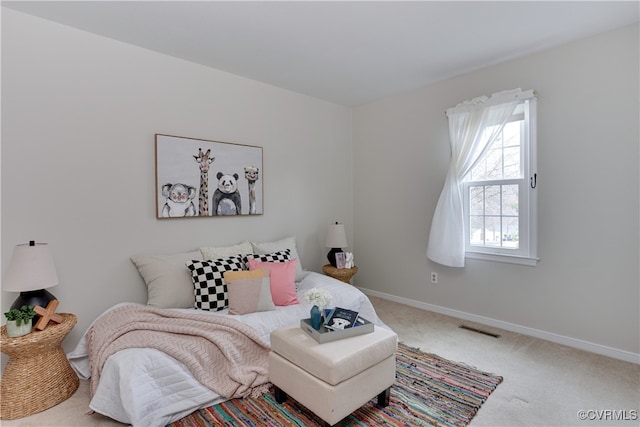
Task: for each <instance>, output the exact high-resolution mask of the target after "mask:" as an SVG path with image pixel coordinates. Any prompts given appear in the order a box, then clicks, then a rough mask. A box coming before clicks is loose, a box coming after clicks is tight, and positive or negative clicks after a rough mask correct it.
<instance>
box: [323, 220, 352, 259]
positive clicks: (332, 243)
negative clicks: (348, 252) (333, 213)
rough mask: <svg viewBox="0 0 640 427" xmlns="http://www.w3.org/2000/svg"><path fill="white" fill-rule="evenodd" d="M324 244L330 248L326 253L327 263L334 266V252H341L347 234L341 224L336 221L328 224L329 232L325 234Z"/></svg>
mask: <svg viewBox="0 0 640 427" xmlns="http://www.w3.org/2000/svg"><path fill="white" fill-rule="evenodd" d="M325 246H326V247H328V248H331V250H330V251H329V253H328V254H327V259H328V260H329V264H331V265H332V266H334V267H336V254H337V253H339V252H342V248H343V247H345V246H347V234H346V233H345V231H344V225H343V224H338V223H337V222H336V223H335V224H331V225H330V226H329V234H327V242H326V243H325Z"/></svg>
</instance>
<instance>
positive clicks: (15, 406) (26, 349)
mask: <svg viewBox="0 0 640 427" xmlns="http://www.w3.org/2000/svg"><path fill="white" fill-rule="evenodd" d="M59 314H60V315H61V316H62V317H63V321H62V323H60V324H55V323H52V324H50V325H49V326H47V328H46V329H45V330H43V331H34V332H31V333H30V334H28V335H24V336H22V337H17V338H8V337H7V327H6V326H3V327H2V330H1V337H0V340H1V341H0V343H1V345H2V347H1V348H0V349H1V350H2V352H3V353H5V354H8V355H9V361H8V362H7V367H6V368H5V370H4V373H3V374H2V385H1V393H2V394H1V397H2V402H1V403H0V419H3V420H13V419H16V418H22V417H26V416H28V415H32V414H35V413H37V412H41V411H44V410H45V409H49V408H51V407H52V406H55V405H57V404H58V403H61V402H63V401H65V400H67V399H68V398H69V397H71V395H72V394H73V393H75V391H76V390H77V389H78V385H79V384H80V380H79V379H78V376H77V375H76V373H75V371H74V370H73V369H72V368H71V365H69V361H68V360H67V355H66V354H65V353H64V351H63V350H62V346H61V344H62V341H63V340H64V338H65V337H66V336H67V334H68V333H69V332H70V331H71V329H73V327H74V326H75V324H76V322H77V321H78V319H77V318H76V316H75V315H73V314H69V313H59Z"/></svg>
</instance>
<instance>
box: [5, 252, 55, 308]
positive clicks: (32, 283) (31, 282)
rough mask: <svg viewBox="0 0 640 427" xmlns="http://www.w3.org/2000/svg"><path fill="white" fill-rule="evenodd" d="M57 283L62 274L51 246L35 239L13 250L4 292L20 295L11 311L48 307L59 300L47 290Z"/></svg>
mask: <svg viewBox="0 0 640 427" xmlns="http://www.w3.org/2000/svg"><path fill="white" fill-rule="evenodd" d="M57 284H58V273H57V272H56V267H55V265H54V264H53V256H52V255H51V251H50V249H49V245H48V244H46V243H36V242H35V241H33V240H31V241H30V242H29V243H26V244H22V245H17V246H16V247H15V248H14V249H13V254H12V255H11V262H10V263H9V268H8V269H7V273H6V275H5V277H4V280H3V281H2V290H4V291H9V292H20V295H19V296H18V298H17V299H16V300H15V301H14V303H13V305H12V306H11V308H20V307H22V306H23V305H33V306H36V305H39V306H41V307H46V306H47V305H48V304H49V301H51V300H54V299H56V297H54V296H53V295H52V294H51V293H50V292H49V291H47V290H46V288H51V287H53V286H56V285H57Z"/></svg>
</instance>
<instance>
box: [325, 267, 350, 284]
mask: <svg viewBox="0 0 640 427" xmlns="http://www.w3.org/2000/svg"><path fill="white" fill-rule="evenodd" d="M322 272H323V273H324V274H326V275H327V276H329V277H333V278H334V279H338V280H340V281H341V282H344V283H349V284H351V278H352V277H353V276H355V275H356V273H357V272H358V267H357V266H355V265H354V266H353V267H351V268H336V267H334V266H332V265H331V264H325V265H323V266H322Z"/></svg>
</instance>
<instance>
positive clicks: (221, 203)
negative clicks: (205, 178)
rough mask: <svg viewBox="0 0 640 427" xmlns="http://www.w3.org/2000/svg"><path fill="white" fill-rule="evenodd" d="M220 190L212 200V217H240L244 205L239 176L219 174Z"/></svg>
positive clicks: (235, 174) (218, 189) (214, 194)
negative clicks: (241, 200) (241, 197)
mask: <svg viewBox="0 0 640 427" xmlns="http://www.w3.org/2000/svg"><path fill="white" fill-rule="evenodd" d="M216 177H217V178H218V188H217V189H216V191H215V192H214V193H213V197H212V200H211V205H212V212H211V214H212V215H240V214H241V211H242V203H241V202H240V192H239V191H238V178H239V176H238V174H237V173H234V174H233V175H226V174H224V173H222V172H218V174H217V175H216Z"/></svg>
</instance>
